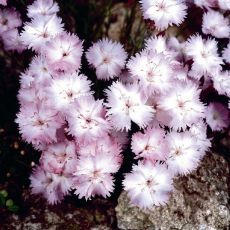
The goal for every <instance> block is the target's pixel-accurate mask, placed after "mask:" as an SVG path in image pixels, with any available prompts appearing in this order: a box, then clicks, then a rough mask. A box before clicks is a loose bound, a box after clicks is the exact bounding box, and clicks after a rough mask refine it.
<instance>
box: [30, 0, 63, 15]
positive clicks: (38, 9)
mask: <svg viewBox="0 0 230 230" xmlns="http://www.w3.org/2000/svg"><path fill="white" fill-rule="evenodd" d="M27 10H28V13H27V15H28V17H30V18H34V17H37V16H53V15H55V14H56V13H57V12H58V11H59V7H58V4H57V3H56V2H54V1H53V0H36V1H34V2H33V4H32V5H29V6H28V8H27Z"/></svg>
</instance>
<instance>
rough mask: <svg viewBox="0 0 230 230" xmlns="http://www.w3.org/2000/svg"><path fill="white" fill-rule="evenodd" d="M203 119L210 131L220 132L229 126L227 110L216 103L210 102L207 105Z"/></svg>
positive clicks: (229, 120)
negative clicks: (204, 118)
mask: <svg viewBox="0 0 230 230" xmlns="http://www.w3.org/2000/svg"><path fill="white" fill-rule="evenodd" d="M205 117H206V122H207V123H208V125H209V126H210V127H211V129H212V131H222V130H223V129H225V128H227V127H228V126H229V124H230V119H229V111H228V109H226V108H225V107H224V106H223V105H222V104H221V103H218V102H212V103H210V104H209V105H208V108H207V109H206V111H205Z"/></svg>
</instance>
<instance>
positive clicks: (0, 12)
mask: <svg viewBox="0 0 230 230" xmlns="http://www.w3.org/2000/svg"><path fill="white" fill-rule="evenodd" d="M21 25H22V21H21V18H20V14H19V13H18V12H17V11H16V10H15V9H14V8H11V9H0V35H2V33H3V32H5V31H8V30H12V29H15V28H17V27H19V26H21Z"/></svg>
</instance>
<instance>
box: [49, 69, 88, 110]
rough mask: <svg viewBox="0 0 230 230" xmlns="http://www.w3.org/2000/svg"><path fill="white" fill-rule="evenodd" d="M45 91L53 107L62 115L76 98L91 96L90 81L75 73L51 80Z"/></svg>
mask: <svg viewBox="0 0 230 230" xmlns="http://www.w3.org/2000/svg"><path fill="white" fill-rule="evenodd" d="M46 91H47V94H48V96H49V99H50V100H51V102H52V104H53V106H54V107H55V108H56V109H57V110H58V111H60V112H62V113H63V114H65V113H67V112H68V110H70V109H71V107H70V106H71V105H73V104H72V103H73V102H74V101H75V100H76V99H77V98H79V97H81V96H87V95H91V92H90V81H88V80H87V77H86V76H85V75H82V74H81V75H78V74H76V73H73V74H65V75H63V76H61V77H59V78H58V77H56V78H54V79H52V80H51V82H50V86H48V87H47V88H46Z"/></svg>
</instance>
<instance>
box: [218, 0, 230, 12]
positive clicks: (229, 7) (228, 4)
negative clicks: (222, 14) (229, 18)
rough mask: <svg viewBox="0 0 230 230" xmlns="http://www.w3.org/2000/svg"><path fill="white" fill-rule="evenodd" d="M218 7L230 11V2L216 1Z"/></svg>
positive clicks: (224, 0)
mask: <svg viewBox="0 0 230 230" xmlns="http://www.w3.org/2000/svg"><path fill="white" fill-rule="evenodd" d="M218 5H219V7H220V9H222V10H225V11H226V10H230V1H228V0H218Z"/></svg>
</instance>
